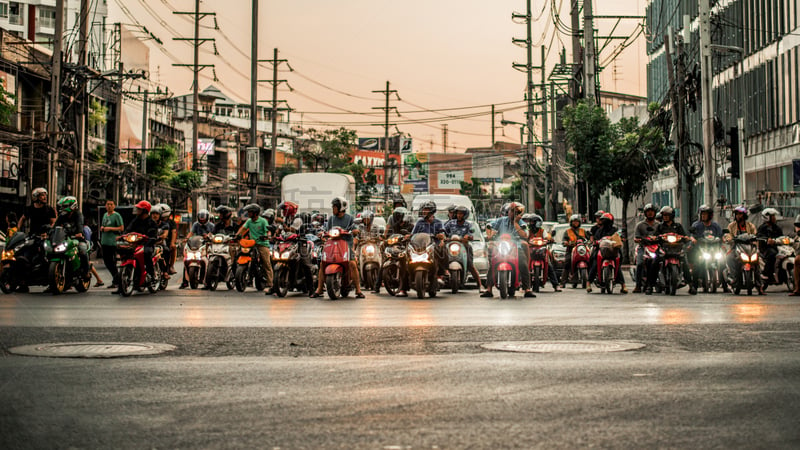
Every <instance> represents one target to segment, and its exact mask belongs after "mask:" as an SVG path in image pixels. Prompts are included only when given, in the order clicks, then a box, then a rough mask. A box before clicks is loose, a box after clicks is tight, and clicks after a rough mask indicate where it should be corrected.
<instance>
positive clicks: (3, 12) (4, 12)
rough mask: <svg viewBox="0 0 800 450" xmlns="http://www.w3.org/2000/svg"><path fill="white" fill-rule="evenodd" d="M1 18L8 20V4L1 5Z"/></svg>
mask: <svg viewBox="0 0 800 450" xmlns="http://www.w3.org/2000/svg"><path fill="white" fill-rule="evenodd" d="M0 18H3V19H8V3H0Z"/></svg>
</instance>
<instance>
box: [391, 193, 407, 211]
mask: <svg viewBox="0 0 800 450" xmlns="http://www.w3.org/2000/svg"><path fill="white" fill-rule="evenodd" d="M399 207H403V208H408V205H407V204H406V199H405V198H404V197H403V196H402V195H400V194H395V195H393V196H392V208H399Z"/></svg>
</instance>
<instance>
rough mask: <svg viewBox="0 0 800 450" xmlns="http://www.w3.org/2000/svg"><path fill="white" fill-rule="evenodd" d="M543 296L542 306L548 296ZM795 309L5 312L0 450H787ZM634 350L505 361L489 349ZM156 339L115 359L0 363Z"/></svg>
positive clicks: (297, 305) (157, 298)
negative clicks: (143, 351) (144, 352)
mask: <svg viewBox="0 0 800 450" xmlns="http://www.w3.org/2000/svg"><path fill="white" fill-rule="evenodd" d="M547 291H549V289H548V290H547ZM799 323H800V304H798V302H797V300H796V299H794V298H791V297H787V296H786V295H785V293H781V294H778V293H771V294H770V295H767V296H760V297H759V296H755V297H737V296H731V295H722V294H716V295H702V294H701V295H698V296H689V295H687V294H686V291H685V289H684V290H683V291H681V292H679V295H678V296H675V297H666V296H644V295H638V294H637V295H633V294H629V295H626V296H621V295H612V296H608V295H602V294H599V293H593V294H586V293H585V292H583V291H580V290H571V289H568V290H567V291H566V292H563V293H558V294H554V293H551V292H545V293H542V294H541V295H539V297H537V298H536V299H517V300H499V299H498V298H497V297H495V299H492V300H487V299H482V298H479V297H478V296H477V293H476V292H475V291H467V292H466V293H463V294H458V295H453V294H442V295H441V296H440V297H439V298H437V299H433V300H431V299H425V300H417V299H413V298H409V299H397V298H391V297H388V296H387V295H386V294H383V295H379V296H375V295H372V294H367V298H366V299H363V300H354V299H352V298H351V299H348V300H343V301H341V300H340V301H335V302H332V301H329V300H320V299H309V298H307V297H304V296H301V295H299V294H293V295H290V297H288V298H286V299H276V298H274V297H270V296H264V295H263V294H261V293H257V292H255V291H252V292H249V293H245V294H238V293H235V292H233V293H231V292H227V291H217V292H213V293H209V292H206V291H183V290H181V291H179V290H177V289H175V288H170V289H169V290H168V291H166V292H161V293H159V294H157V295H153V296H150V295H135V296H134V297H132V298H130V299H122V298H120V297H118V296H114V295H111V294H110V293H109V291H108V290H105V289H92V290H91V291H90V292H89V294H87V295H77V294H70V295H63V296H58V297H54V296H50V295H44V294H37V293H34V294H28V295H0V349H1V350H2V356H3V357H2V358H0V430H2V432H0V447H1V448H4V449H5V448H9V449H13V448H143V447H149V448H254V447H257V448H386V449H396V448H575V447H604V448H655V447H657V448H710V447H714V448H798V447H800V351H798V350H799V349H800V327H798V324H799ZM509 341H510V342H511V343H512V344H516V345H522V344H523V343H525V342H529V341H536V342H539V341H548V342H550V341H555V342H557V343H561V342H564V341H579V342H580V343H586V344H587V345H588V344H590V343H591V342H598V343H608V342H611V341H614V342H616V341H625V342H634V343H640V344H644V347H643V348H641V349H638V350H632V351H626V352H614V353H605V352H604V353H600V352H590V353H579V354H571V353H565V352H563V351H555V352H551V353H512V352H501V351H495V350H489V349H487V348H485V347H483V345H484V344H487V343H497V342H509ZM63 342H158V343H168V344H172V345H175V346H176V347H177V348H176V349H175V350H174V351H172V352H168V353H164V354H161V355H156V356H146V357H126V358H115V359H75V358H43V357H29V356H18V355H13V354H11V353H9V352H8V350H9V349H10V348H12V347H15V346H19V345H28V344H41V343H63Z"/></svg>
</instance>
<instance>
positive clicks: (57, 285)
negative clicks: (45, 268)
mask: <svg viewBox="0 0 800 450" xmlns="http://www.w3.org/2000/svg"><path fill="white" fill-rule="evenodd" d="M47 279H48V280H49V287H50V292H52V293H53V295H58V294H63V293H64V291H65V290H66V289H67V279H66V277H64V263H62V262H61V261H53V262H51V263H50V269H49V272H48V274H47Z"/></svg>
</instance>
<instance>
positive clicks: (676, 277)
mask: <svg viewBox="0 0 800 450" xmlns="http://www.w3.org/2000/svg"><path fill="white" fill-rule="evenodd" d="M680 280H681V275H680V273H679V272H678V266H676V265H674V264H673V265H671V266H669V282H670V284H671V285H672V286H671V287H670V291H669V295H675V294H677V293H678V284H679V283H680Z"/></svg>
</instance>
